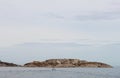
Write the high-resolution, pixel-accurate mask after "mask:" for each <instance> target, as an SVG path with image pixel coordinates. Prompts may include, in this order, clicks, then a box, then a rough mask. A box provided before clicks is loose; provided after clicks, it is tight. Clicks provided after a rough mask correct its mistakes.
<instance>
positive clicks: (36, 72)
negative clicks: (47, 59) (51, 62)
mask: <svg viewBox="0 0 120 78" xmlns="http://www.w3.org/2000/svg"><path fill="white" fill-rule="evenodd" d="M0 78H120V67H115V68H37V67H36V68H35V67H34V68H32V67H0Z"/></svg>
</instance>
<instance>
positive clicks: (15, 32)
mask: <svg viewBox="0 0 120 78" xmlns="http://www.w3.org/2000/svg"><path fill="white" fill-rule="evenodd" d="M119 34H120V0H0V47H1V48H3V47H4V48H5V47H11V46H14V45H18V44H24V43H77V44H85V45H86V44H89V45H94V46H99V45H104V44H119V43H120V36H119ZM0 53H1V54H2V52H0ZM118 53H119V52H118ZM110 54H112V53H110ZM119 54H120V53H119Z"/></svg>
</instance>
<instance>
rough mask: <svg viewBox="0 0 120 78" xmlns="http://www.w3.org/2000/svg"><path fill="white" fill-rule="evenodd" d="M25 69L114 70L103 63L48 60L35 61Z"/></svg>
mask: <svg viewBox="0 0 120 78" xmlns="http://www.w3.org/2000/svg"><path fill="white" fill-rule="evenodd" d="M24 66H25V67H52V68H53V67H54V68H66V67H94V68H112V66H110V65H108V64H105V63H101V62H88V61H85V60H79V59H48V60H45V61H42V62H40V61H33V62H30V63H26V64H24Z"/></svg>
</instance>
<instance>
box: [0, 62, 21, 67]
mask: <svg viewBox="0 0 120 78" xmlns="http://www.w3.org/2000/svg"><path fill="white" fill-rule="evenodd" d="M17 66H20V65H17V64H14V63H8V62H3V61H0V67H17Z"/></svg>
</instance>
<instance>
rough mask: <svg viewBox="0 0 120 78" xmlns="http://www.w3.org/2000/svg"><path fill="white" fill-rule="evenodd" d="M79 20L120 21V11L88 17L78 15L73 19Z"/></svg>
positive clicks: (94, 14) (97, 13)
mask: <svg viewBox="0 0 120 78" xmlns="http://www.w3.org/2000/svg"><path fill="white" fill-rule="evenodd" d="M73 18H75V19H77V20H83V21H86V20H116V19H120V11H117V12H114V11H112V12H109V11H108V12H95V13H90V14H88V15H77V16H75V17H73Z"/></svg>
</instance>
